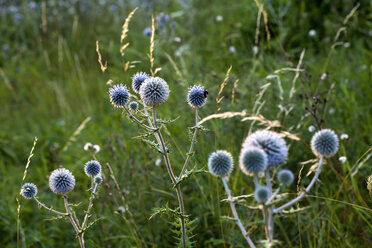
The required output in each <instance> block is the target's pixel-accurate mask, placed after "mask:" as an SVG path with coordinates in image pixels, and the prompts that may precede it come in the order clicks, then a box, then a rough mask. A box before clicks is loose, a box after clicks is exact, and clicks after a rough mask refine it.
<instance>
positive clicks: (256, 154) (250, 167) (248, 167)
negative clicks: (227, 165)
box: [239, 146, 267, 175]
mask: <svg viewBox="0 0 372 248" xmlns="http://www.w3.org/2000/svg"><path fill="white" fill-rule="evenodd" d="M239 167H240V169H241V170H242V171H243V173H244V174H246V175H253V174H257V173H259V172H261V171H264V170H266V167H267V155H266V153H265V152H264V151H263V150H262V149H260V148H257V147H254V146H252V147H248V148H245V149H242V151H241V152H240V157H239Z"/></svg>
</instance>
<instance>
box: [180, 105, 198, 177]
mask: <svg viewBox="0 0 372 248" xmlns="http://www.w3.org/2000/svg"><path fill="white" fill-rule="evenodd" d="M198 129H199V108H195V131H194V136H193V137H192V141H191V145H190V149H189V152H188V153H187V156H186V160H185V163H184V164H183V167H182V170H181V173H180V175H179V176H178V178H179V179H180V178H181V177H182V175H183V173H184V172H185V169H186V166H187V164H188V163H189V160H190V157H191V155H192V152H193V149H194V144H195V141H196V136H197V134H198Z"/></svg>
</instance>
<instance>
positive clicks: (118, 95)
mask: <svg viewBox="0 0 372 248" xmlns="http://www.w3.org/2000/svg"><path fill="white" fill-rule="evenodd" d="M109 95H110V102H111V104H112V105H113V106H114V107H115V108H122V107H124V106H125V105H126V104H127V103H128V101H129V93H128V89H127V87H126V86H125V85H122V84H119V85H114V86H113V87H112V88H110V89H109Z"/></svg>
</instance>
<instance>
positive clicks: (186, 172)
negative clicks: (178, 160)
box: [173, 168, 209, 188]
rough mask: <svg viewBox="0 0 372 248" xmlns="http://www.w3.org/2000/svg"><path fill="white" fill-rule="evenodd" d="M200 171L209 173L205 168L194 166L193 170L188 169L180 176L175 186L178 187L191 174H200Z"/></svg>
mask: <svg viewBox="0 0 372 248" xmlns="http://www.w3.org/2000/svg"><path fill="white" fill-rule="evenodd" d="M199 173H209V172H208V171H206V170H203V169H195V168H193V169H191V170H186V171H185V173H184V174H183V175H182V176H181V178H179V179H178V180H177V182H176V184H175V185H173V188H175V187H177V186H178V185H179V184H180V183H181V182H183V181H184V180H186V179H187V178H188V177H190V176H191V175H195V174H199Z"/></svg>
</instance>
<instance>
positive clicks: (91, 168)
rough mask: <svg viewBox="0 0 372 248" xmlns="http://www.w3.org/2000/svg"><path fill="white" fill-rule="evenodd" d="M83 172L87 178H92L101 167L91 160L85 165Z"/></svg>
mask: <svg viewBox="0 0 372 248" xmlns="http://www.w3.org/2000/svg"><path fill="white" fill-rule="evenodd" d="M84 171H85V174H87V176H88V177H94V176H96V175H98V174H99V173H100V172H101V165H100V164H99V162H98V161H96V160H91V161H89V162H87V163H86V164H85V167H84Z"/></svg>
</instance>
